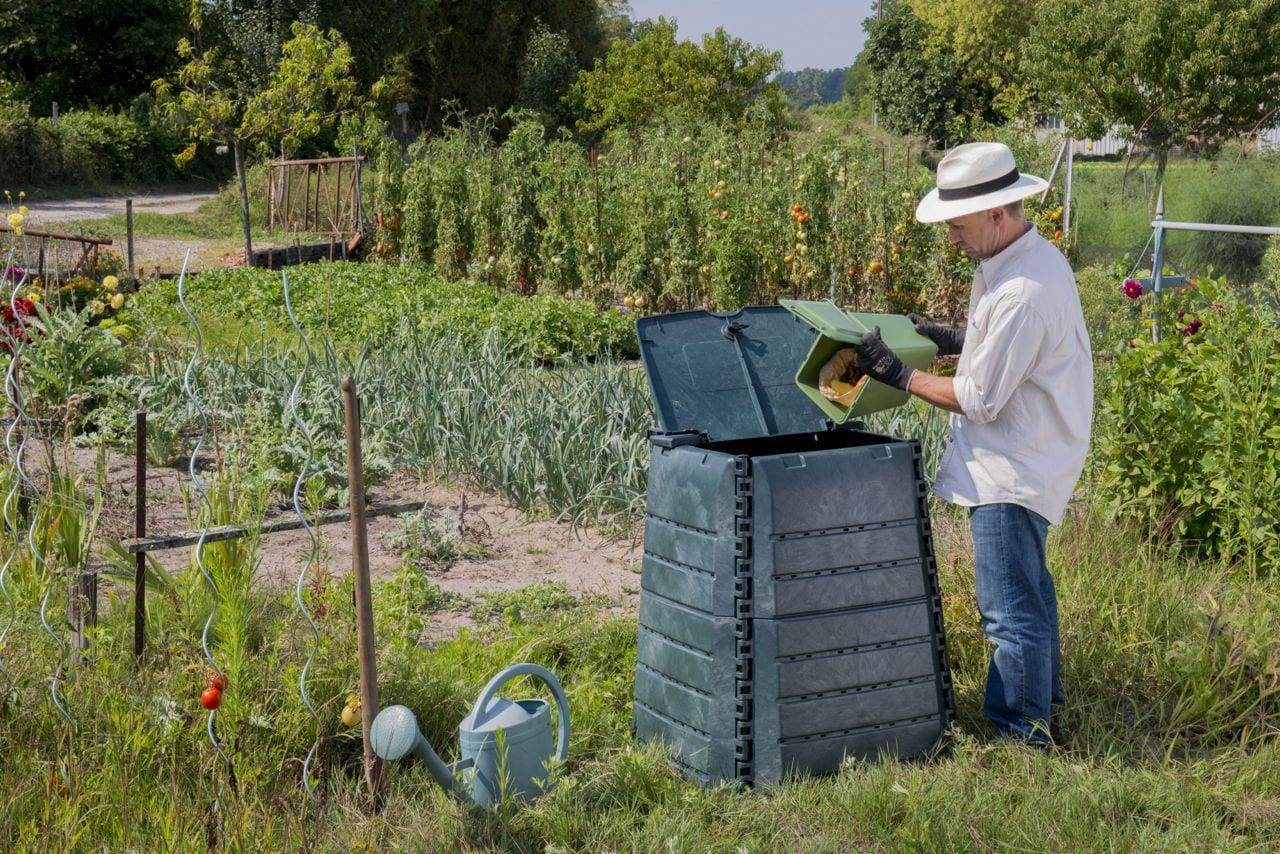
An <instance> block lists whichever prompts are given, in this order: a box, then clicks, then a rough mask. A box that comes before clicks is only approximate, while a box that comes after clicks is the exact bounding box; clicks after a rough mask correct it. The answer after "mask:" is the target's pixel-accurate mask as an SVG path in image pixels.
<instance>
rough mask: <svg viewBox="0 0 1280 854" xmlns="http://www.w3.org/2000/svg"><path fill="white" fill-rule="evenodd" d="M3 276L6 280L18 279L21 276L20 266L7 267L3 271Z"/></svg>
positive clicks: (13, 280)
mask: <svg viewBox="0 0 1280 854" xmlns="http://www.w3.org/2000/svg"><path fill="white" fill-rule="evenodd" d="M4 278H5V281H8V282H16V281H18V280H19V279H21V278H22V268H21V267H10V268H8V269H7V270H5V271H4Z"/></svg>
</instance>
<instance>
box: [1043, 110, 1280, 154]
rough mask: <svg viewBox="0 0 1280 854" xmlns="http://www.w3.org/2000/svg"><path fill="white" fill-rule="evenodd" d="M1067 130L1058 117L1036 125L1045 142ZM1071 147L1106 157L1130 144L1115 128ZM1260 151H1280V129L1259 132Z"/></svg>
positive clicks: (1073, 142)
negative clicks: (1052, 135)
mask: <svg viewBox="0 0 1280 854" xmlns="http://www.w3.org/2000/svg"><path fill="white" fill-rule="evenodd" d="M1066 130H1067V128H1066V126H1065V125H1064V124H1063V123H1062V120H1061V119H1059V118H1058V117H1057V116H1044V117H1042V118H1041V119H1040V121H1038V122H1037V123H1036V138H1037V139H1041V140H1043V139H1044V138H1045V137H1047V136H1049V135H1050V134H1054V133H1065V132H1066ZM1071 147H1072V149H1073V151H1074V153H1075V155H1076V156H1077V157H1106V156H1107V155H1112V154H1119V155H1123V154H1124V153H1125V152H1126V151H1128V150H1129V143H1128V142H1126V141H1125V140H1124V138H1123V137H1121V136H1120V133H1119V131H1118V129H1116V128H1114V127H1113V128H1111V129H1110V130H1108V131H1107V133H1106V135H1105V136H1103V137H1100V138H1096V139H1088V138H1084V139H1074V140H1072V143H1071ZM1258 150H1259V151H1280V127H1273V128H1268V129H1267V130H1264V131H1259V132H1258Z"/></svg>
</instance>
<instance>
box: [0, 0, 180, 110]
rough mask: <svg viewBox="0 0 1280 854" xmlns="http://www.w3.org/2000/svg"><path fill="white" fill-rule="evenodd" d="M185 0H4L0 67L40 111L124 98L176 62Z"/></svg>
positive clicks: (128, 98)
mask: <svg viewBox="0 0 1280 854" xmlns="http://www.w3.org/2000/svg"><path fill="white" fill-rule="evenodd" d="M185 5H186V4H185V3H184V2H183V0H129V2H127V3H121V2H118V0H62V2H51V0H4V2H3V3H0V69H3V73H4V75H5V76H6V77H8V78H9V79H10V80H12V81H13V82H14V83H15V84H16V88H15V90H14V92H13V94H14V96H15V97H17V98H19V99H21V100H24V101H28V102H29V103H30V104H31V106H32V109H33V110H34V111H35V113H36V114H37V115H48V113H49V110H50V107H51V104H52V102H53V101H57V102H58V104H59V106H60V107H61V108H62V109H64V110H65V109H68V108H72V107H85V106H90V105H95V106H102V107H113V106H124V105H127V104H128V103H129V102H130V101H131V100H133V98H134V97H136V96H137V95H138V94H140V93H142V92H145V91H146V90H147V87H148V86H149V85H150V83H151V81H152V80H154V79H155V78H156V77H160V76H162V75H164V74H167V73H169V72H170V71H171V70H172V69H173V68H174V67H175V65H176V64H177V62H176V59H177V58H176V55H175V53H174V48H175V46H176V45H177V43H178V39H180V38H181V37H182V35H183V32H184V30H185V27H186V21H187V18H186V14H185Z"/></svg>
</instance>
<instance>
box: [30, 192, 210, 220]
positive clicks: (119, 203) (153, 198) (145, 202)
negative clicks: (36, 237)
mask: <svg viewBox="0 0 1280 854" xmlns="http://www.w3.org/2000/svg"><path fill="white" fill-rule="evenodd" d="M215 196H217V193H213V192H199V193H155V194H142V195H137V196H133V197H132V198H133V211H134V213H160V214H183V213H194V212H195V211H196V209H197V208H199V207H200V206H201V205H203V204H204V203H205V202H207V201H209V200H210V199H212V198H214V197H215ZM127 198H130V197H128V196H86V197H85V198H81V199H61V200H58V201H49V202H39V203H32V205H31V222H32V224H33V225H35V224H37V223H39V224H41V225H49V224H52V223H55V222H68V221H70V220H79V219H102V218H104V217H109V216H111V215H112V214H117V213H124V203H125V200H126V199H127Z"/></svg>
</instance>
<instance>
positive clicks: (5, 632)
mask: <svg viewBox="0 0 1280 854" xmlns="http://www.w3.org/2000/svg"><path fill="white" fill-rule="evenodd" d="M4 268H5V270H11V269H13V250H12V249H11V250H9V257H8V258H7V259H6V260H5V265H4ZM25 281H26V274H25V272H24V273H23V275H22V276H21V277H19V278H17V279H14V285H13V290H12V291H11V292H10V294H9V305H10V310H11V311H12V310H13V308H12V306H13V304H14V303H15V302H16V299H17V296H18V291H19V290H20V289H21V288H22V284H23V282H25ZM15 316H16V312H15ZM0 329H3V331H4V337H5V341H6V342H7V343H8V345H9V352H10V353H12V354H13V358H11V359H10V360H9V367H8V369H7V370H6V371H5V376H4V396H5V397H6V398H7V399H8V401H9V404H10V405H11V406H12V407H13V408H14V413H15V415H14V417H13V419H12V420H11V421H10V422H9V427H8V429H7V430H5V433H4V447H5V451H6V452H7V453H8V455H9V459H11V460H14V462H15V463H16V462H17V460H18V458H19V456H20V455H21V454H22V452H23V451H24V450H25V448H26V443H27V438H26V437H27V434H26V431H25V430H24V431H22V434H21V435H22V440H21V441H20V442H19V443H18V446H17V447H16V448H15V447H14V444H13V433H14V431H15V430H17V429H18V427H19V421H18V418H17V415H16V413H17V411H18V409H19V408H20V407H19V406H18V401H17V396H18V379H17V377H16V376H15V375H14V371H15V369H16V368H17V365H18V346H19V341H18V338H17V336H15V335H13V334H12V333H10V332H9V327H8V326H7V325H6V324H2V323H0ZM21 488H22V480H21V479H20V478H19V477H17V476H16V472H15V476H14V478H13V479H12V480H11V481H10V484H9V491H8V492H7V493H6V494H5V497H4V505H3V516H4V525H5V529H6V530H7V531H8V532H9V536H10V538H11V539H10V545H9V550H8V553H7V554H6V555H5V558H4V564H3V565H0V596H3V597H4V601H5V605H6V607H7V609H8V611H9V617H8V619H7V620H6V621H5V624H4V628H3V629H0V672H2V673H4V674H5V676H6V677H8V675H9V672H8V670H7V668H5V666H4V659H3V656H4V651H5V641H6V640H7V639H8V637H9V632H10V631H12V630H13V626H14V624H15V623H16V622H17V621H18V606H17V603H15V602H14V600H13V595H12V594H10V593H9V586H8V583H7V581H8V576H9V567H10V566H12V564H13V561H14V560H15V559H16V558H17V556H18V552H19V550H20V548H21V543H22V536H21V534H19V532H18V521H17V519H15V518H14V516H13V506H14V502H15V501H17V500H18V494H19V491H20V490H21Z"/></svg>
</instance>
